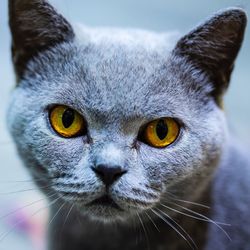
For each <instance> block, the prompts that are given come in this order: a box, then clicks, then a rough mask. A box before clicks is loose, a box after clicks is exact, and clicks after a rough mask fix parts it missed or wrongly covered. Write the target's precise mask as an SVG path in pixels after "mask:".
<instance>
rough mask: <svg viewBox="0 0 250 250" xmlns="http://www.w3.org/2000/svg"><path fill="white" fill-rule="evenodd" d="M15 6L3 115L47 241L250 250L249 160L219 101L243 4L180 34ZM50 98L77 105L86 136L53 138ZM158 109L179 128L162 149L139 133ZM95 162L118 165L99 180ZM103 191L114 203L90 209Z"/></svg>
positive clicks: (63, 249)
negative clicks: (11, 71) (110, 176)
mask: <svg viewBox="0 0 250 250" xmlns="http://www.w3.org/2000/svg"><path fill="white" fill-rule="evenodd" d="M20 2H21V1H14V0H13V1H10V27H11V31H12V37H13V44H14V45H13V56H14V57H13V58H14V66H15V68H16V72H17V79H18V85H17V87H16V89H15V90H14V92H13V95H12V100H11V103H10V108H9V112H8V123H9V128H10V131H11V134H12V135H13V138H14V140H15V141H16V144H17V148H18V152H19V154H20V156H21V158H22V159H23V161H24V163H25V165H26V167H27V168H28V169H29V171H30V173H31V175H32V176H33V177H34V181H35V182H36V183H37V185H38V186H39V187H40V189H41V190H42V191H43V192H44V193H45V194H47V196H48V200H49V202H50V205H51V219H52V221H51V223H50V231H49V233H48V236H49V239H50V241H49V249H51V250H69V249H71V250H82V249H88V250H98V249H102V250H103V249H106V250H115V249H120V250H125V249H126V250H127V249H131V250H132V249H135V250H138V249H143V250H144V249H147V248H148V249H154V250H161V249H169V250H175V249H188V248H190V249H195V248H197V249H206V250H210V249H219V250H223V249H227V250H230V249H250V243H249V240H248V238H249V237H250V229H249V227H248V225H249V223H250V216H249V215H250V213H249V211H248V207H249V205H250V197H249V196H247V190H249V188H250V184H249V183H250V182H249V177H250V176H249V175H250V169H249V167H250V160H249V159H247V153H244V150H242V149H241V148H240V147H239V146H238V145H237V144H236V143H235V142H233V141H232V139H231V138H232V136H228V132H227V131H228V130H227V125H226V120H225V114H224V112H223V110H222V109H221V107H220V105H221V100H222V95H223V93H224V92H225V90H226V88H227V86H228V83H229V79H230V74H231V71H232V68H233V64H234V59H235V58H236V56H237V53H238V51H239V49H240V46H241V42H242V40H243V34H244V29H245V25H246V15H245V13H244V11H243V10H241V9H237V8H231V9H227V10H224V11H222V12H219V13H217V14H215V15H214V16H213V17H211V18H210V19H209V20H207V21H206V22H204V23H203V24H201V25H200V26H199V27H197V28H196V29H194V30H193V31H191V32H190V33H189V34H188V35H186V36H184V37H182V38H180V39H178V38H177V37H176V36H175V35H174V34H170V33H166V34H155V33H153V32H146V31H140V30H116V29H112V30H111V29H89V28H86V27H78V28H75V29H73V28H71V26H70V25H69V23H68V22H67V21H66V20H65V19H64V18H63V17H62V16H60V15H59V14H57V13H56V11H55V10H54V9H53V8H52V7H51V6H50V5H49V4H48V3H47V2H45V1H43V0H39V1H31V0H25V1H22V3H23V4H24V5H21V4H20ZM15 3H16V4H15ZM31 16H32V18H33V19H34V23H35V25H34V26H30V25H28V23H27V22H28V21H29V20H30V18H31ZM16 20H19V22H21V23H20V25H17V24H18V22H17V21H16ZM73 30H74V31H73ZM21 33H22V35H23V36H22V37H23V39H22V40H18V39H17V37H18V34H21ZM177 39H178V42H177V43H176V41H177ZM31 48H32V49H31ZM54 104H63V105H67V106H70V107H71V108H73V109H75V110H77V111H78V112H79V113H80V114H81V115H82V116H83V117H84V118H85V120H86V122H87V124H88V134H87V135H86V136H80V137H76V138H71V139H66V138H63V137H60V136H59V135H58V134H56V133H55V132H54V131H53V129H52V128H51V125H50V123H49V118H48V113H49V110H50V108H51V107H52V106H53V105H54ZM160 117H173V118H175V119H176V120H178V121H179V123H180V125H181V133H180V135H179V137H178V139H177V140H176V141H175V142H174V143H173V144H171V145H170V146H169V147H166V148H162V149H159V148H154V147H151V146H149V145H147V144H145V143H143V142H141V141H140V140H139V138H138V134H139V133H140V129H141V128H142V127H143V126H144V125H145V124H146V123H148V122H149V121H152V120H154V119H157V118H160ZM96 164H104V165H106V166H113V165H119V166H121V167H122V169H123V170H124V171H125V172H126V173H125V174H124V175H122V176H121V177H120V178H119V179H118V180H117V181H116V182H115V183H113V184H112V185H111V186H109V187H107V186H105V184H104V183H103V182H102V181H101V180H100V179H99V178H98V176H97V175H96V174H95V172H94V171H93V170H92V166H95V165H96ZM52 194H53V195H52ZM105 194H108V195H109V196H110V197H111V198H112V199H113V201H114V202H115V203H116V204H117V205H118V206H119V207H120V209H117V208H116V207H110V206H105V205H90V203H91V202H92V201H93V200H95V199H97V198H99V197H101V196H103V195H105ZM196 203H201V204H206V205H207V206H210V207H211V208H210V209H208V208H207V207H206V206H204V205H198V204H196ZM185 214H186V215H185ZM191 217H192V218H191ZM217 222H221V223H228V224H231V226H229V225H222V224H217ZM224 230H225V231H224ZM227 233H228V235H227ZM229 238H231V240H230V239H229Z"/></svg>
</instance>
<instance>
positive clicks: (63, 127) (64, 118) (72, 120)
mask: <svg viewBox="0 0 250 250" xmlns="http://www.w3.org/2000/svg"><path fill="white" fill-rule="evenodd" d="M49 119H50V124H51V126H52V128H53V129H54V130H55V131H56V132H57V133H58V134H59V135H61V136H63V137H68V138H69V137H76V136H79V135H83V134H86V123H85V121H84V119H83V117H82V116H81V115H80V114H79V113H78V112H77V111H75V110H73V109H71V108H69V107H67V106H64V105H58V106H55V107H53V108H52V110H51V111H50V116H49Z"/></svg>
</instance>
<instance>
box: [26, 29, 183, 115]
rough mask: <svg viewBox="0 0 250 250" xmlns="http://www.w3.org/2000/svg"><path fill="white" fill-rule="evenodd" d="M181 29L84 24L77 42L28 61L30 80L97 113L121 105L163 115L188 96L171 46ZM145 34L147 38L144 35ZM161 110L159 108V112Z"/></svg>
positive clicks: (125, 111) (126, 111) (129, 111)
mask: <svg viewBox="0 0 250 250" xmlns="http://www.w3.org/2000/svg"><path fill="white" fill-rule="evenodd" d="M175 36H176V34H156V33H152V32H146V31H139V30H129V31H126V30H125V31H124V30H123V31H121V30H113V31H111V30H110V29H102V30H95V29H91V30H88V31H86V30H84V31H82V33H81V35H80V36H78V37H77V39H76V41H74V42H73V43H65V44H61V45H59V46H56V47H55V48H54V49H52V50H49V51H47V52H45V53H43V54H41V55H40V56H39V57H38V58H37V59H36V60H34V61H33V62H32V63H31V64H30V65H29V67H28V69H29V73H28V76H29V77H28V78H29V79H28V82H29V83H30V85H31V86H32V85H33V86H34V89H35V90H36V91H38V89H39V88H40V90H39V91H38V92H39V94H40V95H41V93H44V95H45V96H51V93H52V95H55V97H56V98H57V100H58V101H56V100H54V102H58V103H60V102H64V103H74V107H75V105H77V106H76V108H77V109H79V110H81V109H83V107H84V109H85V110H86V109H87V110H90V111H92V113H102V114H103V113H105V112H106V113H107V114H108V115H110V112H111V111H113V112H116V113H117V111H119V113H120V115H121V116H123V117H126V116H131V115H132V116H133V115H135V116H136V115H142V114H144V115H146V114H147V113H148V115H151V114H156V113H157V112H158V115H160V112H161V110H162V112H163V115H164V114H166V112H167V107H169V112H171V111H172V110H174V109H175V110H177V107H176V108H175V107H174V105H179V103H178V100H179V102H183V101H185V100H187V98H186V97H187V96H184V95H183V91H182V90H181V89H182V88H185V87H184V85H182V84H180V81H181V80H180V79H178V76H177V74H174V72H173V71H174V70H173V69H171V66H170V65H171V63H170V61H171V60H169V55H170V51H171V50H172V48H173V45H174V43H172V42H171V41H172V40H174V39H176V37H175ZM143 38H145V39H143ZM156 111H157V112H156Z"/></svg>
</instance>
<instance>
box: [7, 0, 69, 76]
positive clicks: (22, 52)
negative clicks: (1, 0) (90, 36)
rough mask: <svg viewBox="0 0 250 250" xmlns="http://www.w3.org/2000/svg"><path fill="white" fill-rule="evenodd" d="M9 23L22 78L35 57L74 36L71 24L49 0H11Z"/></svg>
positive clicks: (13, 49) (17, 72)
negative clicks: (27, 65) (29, 62)
mask: <svg viewBox="0 0 250 250" xmlns="http://www.w3.org/2000/svg"><path fill="white" fill-rule="evenodd" d="M9 25H10V30H11V35H12V58H13V63H14V67H15V70H16V74H17V78H18V79H20V78H21V77H22V75H23V73H24V70H25V68H26V64H27V62H28V61H29V60H30V59H31V58H32V57H34V56H36V55H37V54H38V53H39V52H41V51H43V50H46V49H48V48H50V47H53V46H55V45H56V44H59V43H61V42H65V41H70V40H72V39H73V37H74V32H73V29H72V27H71V25H70V24H69V23H68V22H67V21H66V20H65V19H64V17H63V16H61V15H60V14H58V13H57V12H56V10H55V9H54V8H53V7H52V6H51V5H50V4H49V3H48V2H47V1H45V0H9Z"/></svg>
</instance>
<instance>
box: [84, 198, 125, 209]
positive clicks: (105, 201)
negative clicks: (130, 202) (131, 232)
mask: <svg viewBox="0 0 250 250" xmlns="http://www.w3.org/2000/svg"><path fill="white" fill-rule="evenodd" d="M88 206H102V207H107V208H115V209H118V210H121V211H122V210H123V209H122V208H121V207H120V206H118V205H117V204H116V203H115V202H114V200H113V199H112V198H111V197H110V196H108V195H103V196H102V197H100V198H97V199H95V200H93V201H91V202H90V203H89V204H88Z"/></svg>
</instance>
